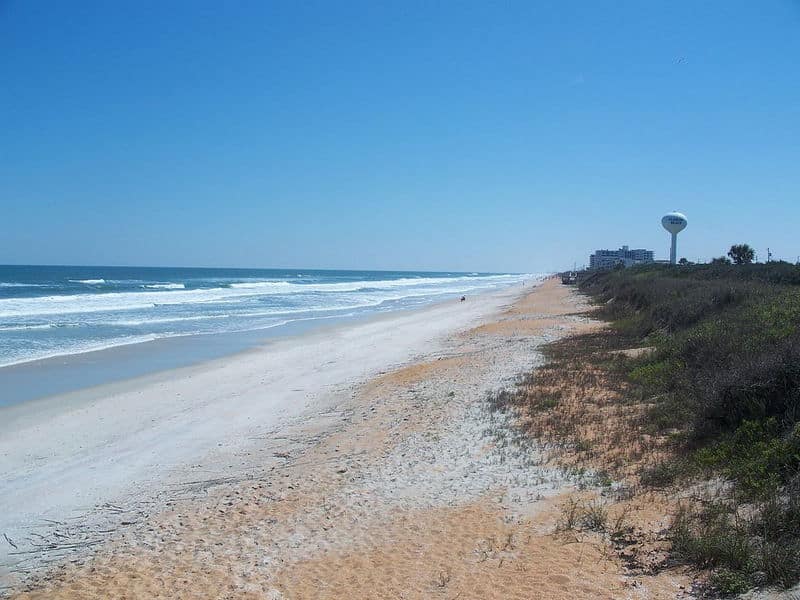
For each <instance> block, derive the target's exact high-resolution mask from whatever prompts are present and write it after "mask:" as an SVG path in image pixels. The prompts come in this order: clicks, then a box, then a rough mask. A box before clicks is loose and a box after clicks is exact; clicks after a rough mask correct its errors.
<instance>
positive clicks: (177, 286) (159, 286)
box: [142, 283, 186, 290]
mask: <svg viewBox="0 0 800 600" xmlns="http://www.w3.org/2000/svg"><path fill="white" fill-rule="evenodd" d="M142 287H143V288H145V289H148V290H184V289H186V286H185V285H184V284H182V283H147V284H145V285H143V286H142Z"/></svg>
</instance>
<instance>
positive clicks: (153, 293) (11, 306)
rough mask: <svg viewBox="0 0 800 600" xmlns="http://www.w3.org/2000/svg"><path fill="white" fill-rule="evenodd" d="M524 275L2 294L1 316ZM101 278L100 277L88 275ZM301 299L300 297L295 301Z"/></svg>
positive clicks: (334, 294)
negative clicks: (84, 292)
mask: <svg viewBox="0 0 800 600" xmlns="http://www.w3.org/2000/svg"><path fill="white" fill-rule="evenodd" d="M521 279H522V276H519V275H489V276H485V277H468V276H461V277H439V278H433V277H423V278H420V279H416V278H399V279H390V280H374V281H370V280H359V281H353V282H336V283H311V284H303V283H295V282H288V281H252V282H241V281H240V282H237V283H232V284H231V285H230V287H216V288H198V289H189V290H187V289H160V290H151V289H147V290H142V291H120V292H109V293H95V294H65V295H49V296H40V297H26V298H3V299H0V318H6V319H7V318H22V317H32V316H46V315H63V314H81V313H98V312H119V311H130V310H143V309H151V308H156V307H165V306H175V305H192V304H211V303H220V304H231V303H239V302H244V301H248V300H250V299H253V298H257V297H260V296H276V295H280V294H283V295H291V296H292V297H293V298H295V297H297V296H298V295H299V294H307V295H318V296H322V295H324V300H325V301H324V302H322V303H321V304H322V306H320V308H323V307H324V306H328V305H331V304H333V305H340V303H341V305H344V306H348V305H352V304H350V303H349V302H348V300H347V298H346V296H345V295H346V294H353V293H357V294H368V295H370V296H375V297H374V298H373V300H377V299H381V300H382V299H384V298H383V296H385V295H386V294H387V293H390V292H392V293H393V294H399V295H400V296H399V297H403V296H406V295H407V296H418V295H426V294H446V293H457V292H461V291H468V290H475V289H488V288H491V287H496V286H498V285H505V284H512V283H515V282H517V281H520V280H521ZM83 281H100V280H83ZM292 302H296V300H292Z"/></svg>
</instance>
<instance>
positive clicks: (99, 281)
mask: <svg viewBox="0 0 800 600" xmlns="http://www.w3.org/2000/svg"><path fill="white" fill-rule="evenodd" d="M69 282H70V283H83V284H86V285H102V284H104V283H105V282H106V280H105V279H70V280H69Z"/></svg>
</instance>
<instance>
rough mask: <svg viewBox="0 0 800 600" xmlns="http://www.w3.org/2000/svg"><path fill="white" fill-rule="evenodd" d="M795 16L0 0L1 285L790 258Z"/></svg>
mask: <svg viewBox="0 0 800 600" xmlns="http://www.w3.org/2000/svg"><path fill="white" fill-rule="evenodd" d="M798 65H800V2H797V1H790V0H783V1H781V0H775V1H767V0H765V1H764V2H752V1H747V2H746V1H735V0H734V1H730V0H726V1H719V2H713V1H710V2H695V1H686V2H676V1H669V2H667V1H664V2H660V1H641V0H635V1H614V2H588V1H587V2H569V1H567V2H541V3H539V2H533V1H530V0H528V1H524V2H413V1H402V2H372V1H369V2H328V1H321V2H295V1H287V2H262V1H258V2H255V1H254V2H230V3H228V2H201V1H194V0H193V1H191V2H178V1H171V2H148V1H141V2H139V1H137V2H132V1H131V2H91V1H87V2H79V3H68V2H44V1H40V2H37V1H31V2H28V1H25V2H23V1H14V0H12V1H9V0H0V215H2V216H1V217H0V264H2V263H27V264H31V263H34V264H38V263H47V264H127V265H170V266H179V265H187V266H191V265H196V266H242V267H284V266H285V267H308V268H315V267H330V268H376V269H380V268H385V269H447V270H451V269H458V270H467V271H472V270H487V271H505V270H513V271H541V270H551V269H557V268H563V267H565V266H571V265H572V263H573V262H577V263H578V264H579V265H580V264H582V263H584V262H586V261H587V256H588V254H589V252H590V251H591V250H592V249H594V248H597V247H618V246H619V245H622V244H628V245H630V246H634V247H648V248H653V249H655V251H656V255H657V256H659V257H662V258H664V257H666V256H667V255H668V250H669V237H668V235H667V233H666V232H664V231H663V230H662V229H661V228H660V217H661V215H662V214H663V213H664V212H667V211H670V210H681V211H683V212H684V213H685V214H686V215H687V216H688V218H689V227H688V228H687V229H686V230H685V231H684V232H683V233H682V234H681V237H680V238H679V240H680V241H679V255H680V256H686V257H688V258H690V259H692V260H694V259H697V258H701V259H706V258H708V257H711V256H715V255H720V254H723V253H724V252H725V250H726V249H727V248H728V247H729V246H730V245H731V244H732V243H734V242H749V243H750V244H751V245H753V246H755V247H756V249H757V251H758V253H759V256H761V257H765V255H766V248H767V246H769V247H771V248H772V250H773V253H774V255H775V256H776V257H778V258H785V259H789V260H792V261H794V260H795V259H796V258H797V257H798V255H800V236H798V235H797V230H798V226H799V225H800V66H798Z"/></svg>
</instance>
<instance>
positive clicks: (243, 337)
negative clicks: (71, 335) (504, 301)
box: [0, 279, 539, 412]
mask: <svg viewBox="0 0 800 600" xmlns="http://www.w3.org/2000/svg"><path fill="white" fill-rule="evenodd" d="M529 281H533V282H538V281H539V280H538V279H531V280H529ZM529 285H530V284H529ZM534 285H536V283H534ZM514 289H518V288H517V286H516V285H510V286H507V287H503V288H499V289H493V290H485V291H482V292H478V293H475V294H473V295H472V296H471V297H472V298H477V297H480V296H482V295H484V294H494V293H502V292H503V291H505V290H514ZM456 298H458V296H457V295H456V296H453V297H452V298H450V297H448V298H444V299H438V300H433V301H429V302H426V303H424V304H421V305H412V306H404V307H399V308H395V309H391V310H386V311H370V312H363V313H352V314H343V315H329V316H315V317H308V318H297V319H293V320H291V321H289V322H287V323H283V324H280V325H276V326H269V327H262V328H257V329H248V330H242V331H229V332H216V333H191V334H182V335H175V336H167V337H158V338H154V339H149V340H141V341H137V342H132V343H127V344H118V345H113V346H109V347H107V348H99V349H95V350H87V351H84V352H77V353H74V354H59V355H54V356H49V357H43V358H38V359H34V360H26V361H24V362H19V363H13V364H8V365H3V366H0V381H2V382H3V387H4V394H3V396H2V397H0V412H2V411H3V410H4V409H6V408H9V407H12V406H15V405H18V404H22V403H25V402H31V401H37V400H43V399H46V398H49V397H54V396H63V395H67V394H71V393H73V392H75V393H80V392H82V391H84V390H87V389H91V388H95V387H98V386H103V385H107V384H113V383H119V382H124V381H128V380H136V379H138V378H142V377H147V376H150V375H154V374H157V373H159V372H169V371H173V370H177V369H182V368H187V367H192V366H196V365H200V364H203V363H206V362H212V361H215V360H225V359H226V358H229V357H233V356H236V355H237V354H240V353H243V352H248V351H251V350H258V349H260V348H262V347H264V346H267V345H269V344H272V343H275V342H280V341H283V340H285V339H293V338H296V337H299V336H305V335H309V334H313V333H315V332H325V331H327V330H329V329H331V328H336V327H350V326H353V325H357V324H359V323H366V322H371V321H373V320H376V319H382V318H390V317H391V316H392V315H395V314H402V313H407V312H413V311H420V310H425V309H426V308H430V307H434V306H438V305H443V304H449V303H451V302H452V301H453V300H454V299H456ZM43 371H44V374H43Z"/></svg>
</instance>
